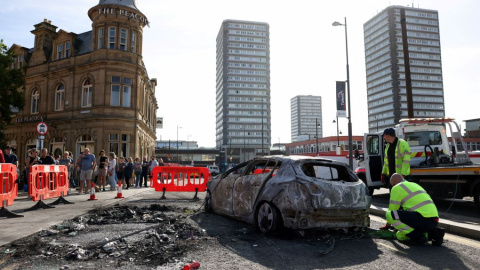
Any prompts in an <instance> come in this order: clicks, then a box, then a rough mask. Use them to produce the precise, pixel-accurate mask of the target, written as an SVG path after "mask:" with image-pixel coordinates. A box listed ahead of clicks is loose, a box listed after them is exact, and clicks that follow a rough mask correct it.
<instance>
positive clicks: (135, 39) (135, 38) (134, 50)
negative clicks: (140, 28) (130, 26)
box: [131, 31, 137, 53]
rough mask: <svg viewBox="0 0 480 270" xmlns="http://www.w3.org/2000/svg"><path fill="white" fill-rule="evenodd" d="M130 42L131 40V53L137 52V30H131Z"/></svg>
mask: <svg viewBox="0 0 480 270" xmlns="http://www.w3.org/2000/svg"><path fill="white" fill-rule="evenodd" d="M131 42H132V45H131V46H132V52H133V53H134V52H137V50H136V44H137V32H135V31H132V40H131Z"/></svg>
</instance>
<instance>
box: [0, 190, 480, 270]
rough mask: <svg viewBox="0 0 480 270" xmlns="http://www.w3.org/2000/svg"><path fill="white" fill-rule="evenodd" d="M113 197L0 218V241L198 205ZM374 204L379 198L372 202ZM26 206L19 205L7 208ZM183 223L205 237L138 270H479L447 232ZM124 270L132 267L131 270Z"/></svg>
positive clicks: (184, 198) (472, 248)
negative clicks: (99, 214)
mask: <svg viewBox="0 0 480 270" xmlns="http://www.w3.org/2000/svg"><path fill="white" fill-rule="evenodd" d="M114 195H115V194H114V193H112V192H106V193H100V194H98V195H97V198H98V199H99V200H97V201H87V200H86V199H87V198H88V195H76V196H68V197H67V199H70V200H72V201H75V202H76V204H74V205H59V206H57V208H55V209H48V210H38V211H32V212H25V213H24V215H25V217H24V218H18V219H0V226H1V227H2V230H0V239H1V240H4V239H5V238H9V239H13V238H16V239H19V238H22V237H25V236H27V235H28V234H35V233H36V232H38V231H39V230H41V229H42V228H45V227H47V226H50V225H53V224H57V223H60V222H59V221H60V220H64V219H67V218H71V217H73V216H78V215H81V214H83V213H85V212H87V211H88V210H90V209H93V208H98V207H105V206H108V205H114V204H117V203H120V204H122V205H136V204H139V203H146V204H149V203H157V204H165V205H168V204H170V205H175V206H176V207H180V208H185V209H190V210H198V209H199V207H200V206H201V204H202V201H194V200H191V198H192V197H193V194H191V193H167V200H159V198H160V196H161V194H160V193H155V192H154V191H153V190H152V189H136V190H127V191H125V192H124V193H123V195H124V196H125V197H126V198H125V199H120V200H115V199H113V197H114ZM199 197H200V198H201V199H203V197H204V194H203V193H200V194H199ZM374 200H385V198H384V197H383V196H374ZM32 204H33V203H32V202H31V201H27V200H22V201H19V202H18V203H16V205H17V206H16V207H15V208H17V209H21V208H22V207H25V206H31V205H32ZM183 213H185V211H184V212H183ZM190 218H191V219H192V220H193V221H194V222H195V223H196V224H198V226H199V228H201V229H203V230H204V231H205V234H206V237H205V238H204V239H200V240H198V241H194V242H192V243H191V245H192V246H193V247H195V248H194V249H192V250H191V251H189V252H188V254H186V256H185V257H184V258H178V262H176V263H169V264H166V265H161V266H152V267H151V268H143V267H142V268H141V269H180V267H182V266H183V265H184V263H185V261H188V260H196V261H199V262H200V264H201V268H200V269H242V270H243V269H299V270H310V269H338V268H342V269H480V261H479V260H478V258H479V257H480V242H478V241H473V240H469V239H466V238H462V237H457V236H454V235H450V234H447V235H446V237H445V239H446V243H445V244H444V245H443V246H441V247H434V246H431V245H424V246H408V245H405V244H403V243H399V242H398V241H395V240H389V239H372V238H370V237H367V236H366V235H365V234H351V233H344V232H342V231H340V232H339V231H329V232H325V231H321V232H309V233H307V234H306V235H305V236H303V237H302V236H299V235H298V234H297V233H295V232H292V231H282V232H280V233H277V234H274V235H263V234H261V233H260V232H259V231H258V230H257V229H256V228H255V227H254V226H253V225H250V224H246V223H243V222H240V221H237V220H234V219H231V218H227V217H223V216H219V215H216V214H210V213H205V212H203V211H199V212H196V213H194V211H191V215H190ZM371 219H372V222H371V227H372V228H378V227H380V226H381V225H383V224H384V220H383V219H382V218H379V217H376V216H371ZM85 237H87V239H88V236H84V237H82V239H85ZM72 241H75V238H72ZM333 243H334V244H333ZM4 248H5V247H2V248H0V251H2V250H4ZM97 262H98V261H97ZM45 263H46V262H45ZM61 265H62V264H60V266H61ZM65 265H67V266H70V268H69V269H80V267H81V268H83V269H95V265H96V262H95V261H87V262H85V263H84V264H80V263H78V262H77V264H72V262H65ZM37 266H41V264H40V265H37ZM125 267H126V268H125V269H137V267H135V266H134V265H133V266H132V265H129V267H130V268H127V266H125ZM122 268H123V267H122ZM11 269H16V268H11ZM37 269H59V268H49V267H44V268H42V267H39V268H37ZM102 269H117V268H116V266H115V265H114V264H112V265H111V268H110V266H108V267H102Z"/></svg>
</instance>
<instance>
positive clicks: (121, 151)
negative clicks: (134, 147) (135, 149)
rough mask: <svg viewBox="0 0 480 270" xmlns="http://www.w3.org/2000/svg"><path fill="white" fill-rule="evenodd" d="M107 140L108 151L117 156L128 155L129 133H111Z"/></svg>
mask: <svg viewBox="0 0 480 270" xmlns="http://www.w3.org/2000/svg"><path fill="white" fill-rule="evenodd" d="M119 139H120V140H119ZM109 141H110V152H114V153H116V154H117V156H119V157H128V156H129V155H130V135H128V134H112V133H111V134H110V136H109Z"/></svg>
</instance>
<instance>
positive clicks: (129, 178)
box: [123, 157, 133, 189]
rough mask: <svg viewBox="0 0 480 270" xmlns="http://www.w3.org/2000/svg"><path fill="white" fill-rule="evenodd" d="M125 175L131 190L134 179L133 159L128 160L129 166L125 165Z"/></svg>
mask: <svg viewBox="0 0 480 270" xmlns="http://www.w3.org/2000/svg"><path fill="white" fill-rule="evenodd" d="M123 174H124V175H125V182H126V184H127V189H129V188H130V185H131V183H132V177H133V162H132V158H131V157H129V158H127V165H125V169H124V170H123Z"/></svg>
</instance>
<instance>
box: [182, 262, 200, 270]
mask: <svg viewBox="0 0 480 270" xmlns="http://www.w3.org/2000/svg"><path fill="white" fill-rule="evenodd" d="M199 267H200V263H199V262H191V263H189V264H187V265H185V266H184V267H183V270H190V269H197V268H199Z"/></svg>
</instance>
